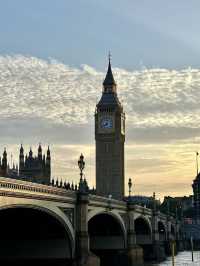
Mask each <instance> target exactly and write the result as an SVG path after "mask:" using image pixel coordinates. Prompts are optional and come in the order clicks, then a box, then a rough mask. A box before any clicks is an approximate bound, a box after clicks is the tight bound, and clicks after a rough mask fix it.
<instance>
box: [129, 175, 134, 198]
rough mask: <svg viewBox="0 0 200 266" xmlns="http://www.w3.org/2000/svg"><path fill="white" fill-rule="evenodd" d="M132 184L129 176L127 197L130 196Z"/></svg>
mask: <svg viewBox="0 0 200 266" xmlns="http://www.w3.org/2000/svg"><path fill="white" fill-rule="evenodd" d="M132 186H133V184H132V180H131V178H129V180H128V193H129V198H130V197H131V188H132Z"/></svg>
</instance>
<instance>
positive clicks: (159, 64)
mask: <svg viewBox="0 0 200 266" xmlns="http://www.w3.org/2000/svg"><path fill="white" fill-rule="evenodd" d="M199 9H200V2H199V1H192V0H191V1H186V0H185V1H183V0H182V1H181V0H180V1H179V0H173V1H168V2H166V3H163V2H162V1H158V0H154V1H144V0H143V1H142V0H140V1H136V0H134V1H132V0H130V1H129V0H124V1H120V0H115V1H114V0H110V1H104V0H101V1H100V0H99V1H97V0H76V1H65V0H59V1H53V0H43V1H40V0H34V1H33V0H29V1H26V0H18V1H11V0H7V1H1V2H0V153H2V152H3V148H4V147H7V150H8V153H9V156H10V154H11V153H12V154H13V156H14V161H15V162H17V161H18V149H19V146H20V144H21V143H23V145H24V146H25V148H26V151H27V153H28V151H29V147H30V146H32V147H33V150H34V152H36V148H37V145H38V143H39V142H41V143H42V145H43V146H44V150H45V149H46V148H47V146H48V145H50V147H51V151H52V175H53V176H54V177H56V178H57V177H58V178H59V179H61V178H62V179H63V180H64V179H66V180H67V181H72V180H73V181H74V182H78V178H79V177H78V167H77V160H78V157H79V155H80V153H81V152H83V154H84V155H85V160H86V170H85V171H86V176H87V179H88V182H89V184H90V186H93V185H95V140H94V110H95V105H96V103H97V102H98V100H99V99H100V96H101V91H102V81H103V79H104V77H105V72H106V69H107V63H108V62H107V61H108V60H107V57H108V56H107V55H108V51H111V54H112V66H113V73H114V76H115V80H116V82H117V84H118V94H119V98H120V100H121V102H122V103H123V105H124V109H125V112H126V145H125V169H126V175H125V176H126V183H127V182H128V178H130V177H131V178H132V179H133V183H134V187H133V193H134V194H140V195H141V194H143V195H152V194H153V192H154V191H155V192H156V195H157V197H160V198H162V197H163V196H164V195H172V196H175V195H177V196H178V195H189V194H191V192H192V190H191V183H192V180H193V179H194V177H195V174H196V169H195V151H197V150H199V148H200V145H199V140H200V135H199V134H200V127H199V123H200V118H199V112H200V107H199V97H200V61H199V58H200V35H199V27H198V25H199V23H200V17H199ZM9 158H10V157H9ZM127 190H128V186H127V185H126V191H127Z"/></svg>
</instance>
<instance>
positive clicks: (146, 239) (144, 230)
mask: <svg viewBox="0 0 200 266" xmlns="http://www.w3.org/2000/svg"><path fill="white" fill-rule="evenodd" d="M134 225H135V234H136V243H137V244H138V245H146V244H150V243H151V241H152V226H151V222H150V220H149V219H148V218H147V217H145V216H143V215H139V216H137V218H135V219H134Z"/></svg>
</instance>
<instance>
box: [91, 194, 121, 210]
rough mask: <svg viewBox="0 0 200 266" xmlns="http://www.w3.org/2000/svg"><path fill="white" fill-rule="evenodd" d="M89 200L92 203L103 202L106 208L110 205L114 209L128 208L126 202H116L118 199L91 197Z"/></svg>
mask: <svg viewBox="0 0 200 266" xmlns="http://www.w3.org/2000/svg"><path fill="white" fill-rule="evenodd" d="M89 199H90V202H92V201H93V202H95V201H96V202H101V203H104V204H105V205H106V206H107V205H109V207H110V208H112V206H116V205H117V206H120V207H122V208H126V202H124V201H121V200H116V199H112V198H111V199H110V198H106V197H102V196H98V195H92V194H90V195H89Z"/></svg>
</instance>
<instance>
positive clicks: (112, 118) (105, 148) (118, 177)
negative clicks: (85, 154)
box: [95, 58, 125, 199]
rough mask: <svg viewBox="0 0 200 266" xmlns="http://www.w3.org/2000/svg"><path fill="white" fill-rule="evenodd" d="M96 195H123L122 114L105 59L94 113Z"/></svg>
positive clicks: (109, 66)
mask: <svg viewBox="0 0 200 266" xmlns="http://www.w3.org/2000/svg"><path fill="white" fill-rule="evenodd" d="M95 139H96V190H97V195H101V196H106V197H108V196H109V195H112V198H114V199H122V198H123V196H124V142H125V114H124V112H123V107H122V105H121V103H120V101H119V99H118V97H117V85H116V83H115V80H114V78H113V74H112V69H111V63H110V58H109V64H108V71H107V74H106V77H105V80H104V82H103V92H102V96H101V99H100V101H99V103H98V104H97V106H96V112H95Z"/></svg>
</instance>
